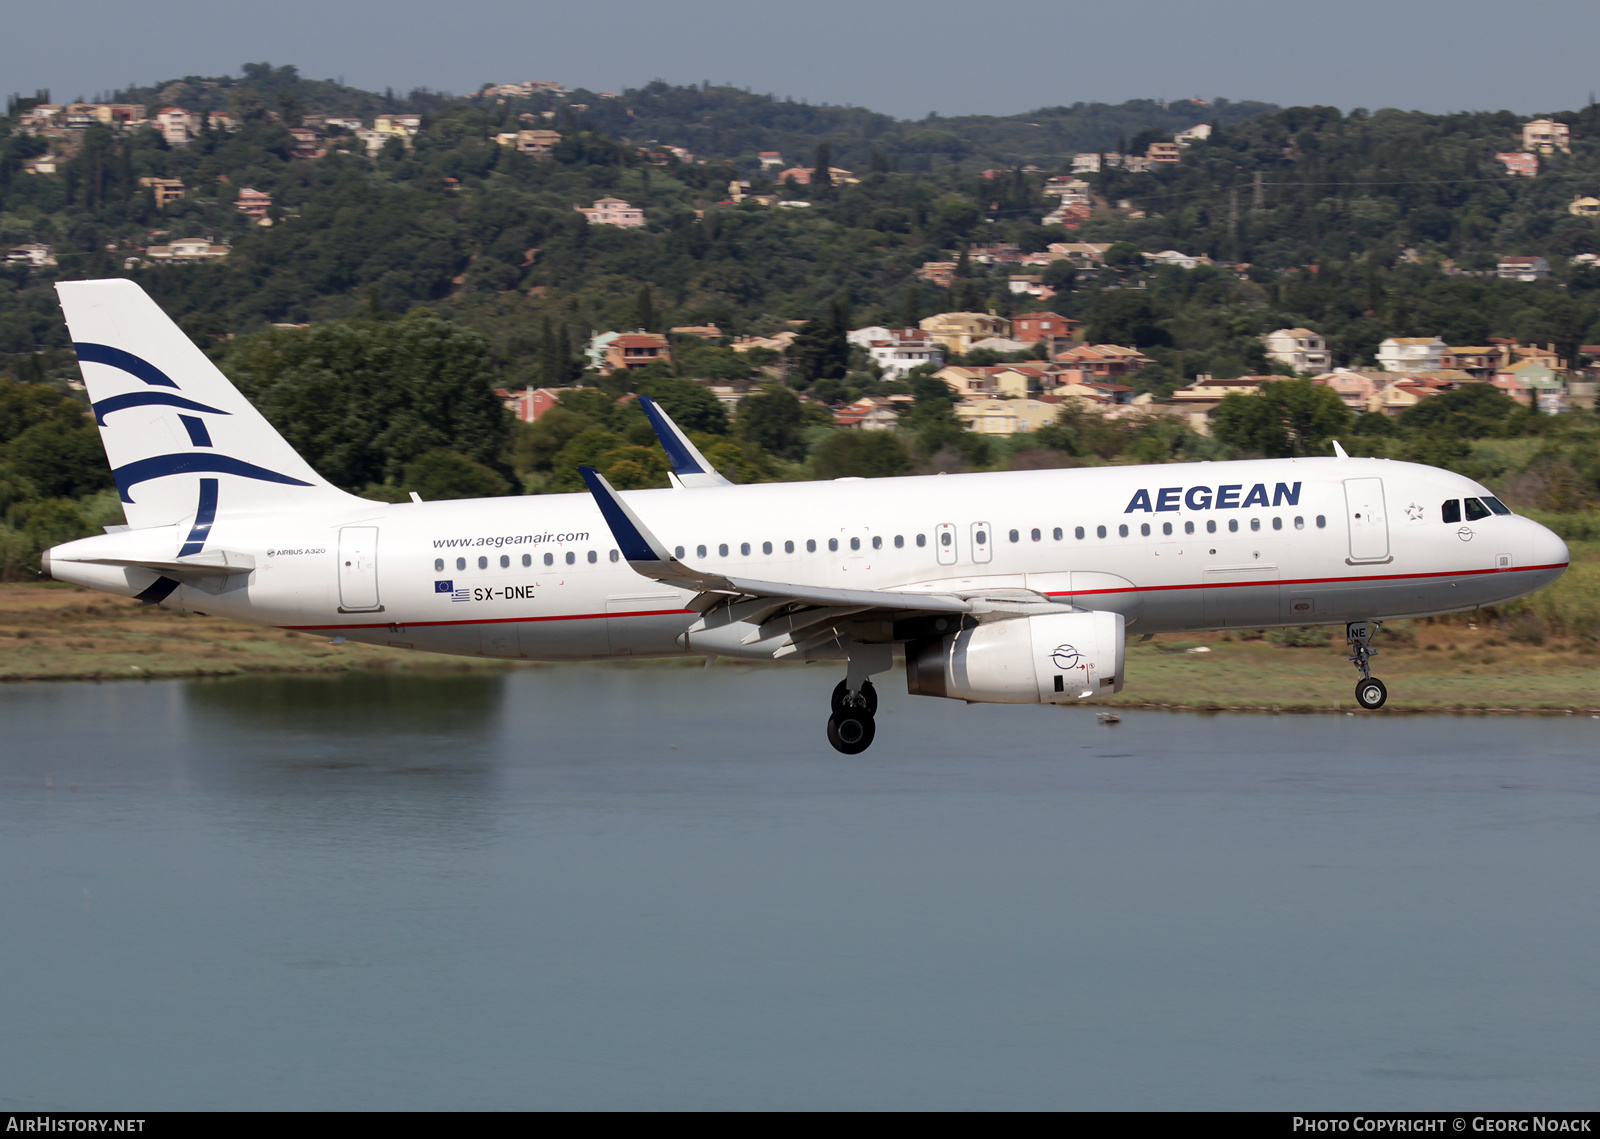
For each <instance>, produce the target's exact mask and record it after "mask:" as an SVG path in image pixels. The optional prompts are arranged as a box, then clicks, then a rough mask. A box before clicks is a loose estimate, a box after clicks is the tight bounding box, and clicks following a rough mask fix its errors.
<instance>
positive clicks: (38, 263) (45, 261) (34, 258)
mask: <svg viewBox="0 0 1600 1139" xmlns="http://www.w3.org/2000/svg"><path fill="white" fill-rule="evenodd" d="M6 262H7V263H8V264H11V265H32V266H34V267H35V268H44V267H45V266H47V265H54V264H55V263H56V259H55V257H54V256H52V255H51V253H50V247H49V246H48V245H44V244H42V243H40V242H37V241H30V242H29V243H28V244H26V245H13V246H12V247H11V248H10V249H8V250H7V251H6Z"/></svg>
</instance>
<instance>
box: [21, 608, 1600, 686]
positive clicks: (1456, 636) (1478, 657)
mask: <svg viewBox="0 0 1600 1139" xmlns="http://www.w3.org/2000/svg"><path fill="white" fill-rule="evenodd" d="M1331 632H1332V634H1333V635H1332V636H1330V638H1329V643H1327V644H1325V645H1321V646H1315V647H1291V646H1288V645H1280V644H1274V643H1272V642H1271V641H1270V640H1267V639H1265V638H1263V637H1262V636H1261V635H1260V633H1259V631H1254V630H1235V631H1231V632H1217V633H1191V634H1187V635H1185V634H1162V635H1160V636H1158V637H1157V638H1156V639H1154V640H1153V641H1150V642H1130V643H1129V645H1128V647H1127V666H1126V671H1125V677H1126V680H1125V687H1124V690H1123V692H1122V693H1120V694H1119V695H1116V696H1111V697H1107V698H1105V699H1100V700H1094V701H1091V702H1089V704H1088V705H1087V706H1091V707H1094V708H1098V709H1101V710H1105V711H1115V710H1122V709H1127V710H1135V709H1137V710H1146V711H1173V712H1201V713H1204V712H1214V713H1220V712H1248V713H1254V714H1261V715H1325V714H1337V713H1340V712H1356V711H1359V710H1360V709H1358V708H1357V707H1356V705H1355V701H1354V698H1353V695H1352V690H1353V688H1354V685H1355V675H1354V671H1355V670H1354V669H1353V668H1352V667H1351V666H1350V664H1349V662H1348V661H1347V660H1346V659H1345V654H1344V646H1343V643H1342V636H1340V634H1339V633H1338V631H1337V630H1332V631H1331ZM1509 636H1510V634H1509V633H1508V631H1507V630H1504V629H1501V628H1499V627H1497V626H1495V625H1493V624H1492V623H1485V624H1483V625H1482V626H1480V625H1479V624H1477V623H1475V622H1473V621H1471V620H1462V621H1446V622H1437V623H1431V622H1426V621H1416V622H1394V623H1393V624H1392V625H1391V626H1390V627H1388V628H1386V630H1385V637H1384V639H1383V640H1382V641H1380V649H1379V653H1380V655H1379V659H1378V660H1377V661H1375V662H1374V665H1375V667H1374V670H1373V671H1374V673H1375V675H1378V676H1380V677H1382V678H1383V679H1384V680H1385V681H1386V682H1387V683H1388V684H1389V686H1390V691H1391V697H1390V703H1389V704H1388V705H1387V706H1386V707H1384V708H1382V709H1380V710H1379V714H1385V715H1430V714H1431V715H1462V716H1510V715H1547V716H1563V715H1566V716H1577V715H1588V716H1600V645H1597V644H1595V643H1592V642H1588V641H1582V640H1575V639H1567V640H1562V641H1555V640H1552V642H1551V643H1544V642H1542V641H1541V642H1538V643H1527V642H1519V641H1515V640H1510V639H1508V638H1509ZM774 663H776V662H774ZM572 664H578V665H583V666H584V667H604V668H626V669H638V668H684V667H702V666H703V660H702V658H700V657H692V658H671V657H663V658H650V659H638V660H614V661H589V662H585V661H571V662H568V661H512V660H501V659H497V658H475V657H451V656H443V655H439V654H434V653H418V652H411V651H407V650H403V649H393V648H386V647H379V646H372V645H361V644H357V643H355V642H345V643H344V644H342V645H333V644H331V643H329V642H328V641H326V640H324V639H322V638H321V637H317V636H312V635H310V634H305V633H295V632H285V631H283V630H279V629H270V628H259V627H256V626H250V625H240V624H237V623H234V622H232V621H227V620H224V619H222V618H216V617H200V616H198V615H195V614H189V613H181V612H177V611H173V610H168V609H162V608H160V607H159V606H140V605H139V604H138V603H136V602H133V601H130V600H126V599H122V598H115V597H107V596H106V595H105V594H99V593H94V592H92V591H89V590H86V589H82V588H79V587H75V586H67V585H62V584H60V583H20V584H17V583H12V584H0V684H33V683H41V682H50V681H72V682H94V683H101V682H111V681H128V680H200V679H225V678H229V677H240V676H277V677H283V676H322V677H333V676H338V675H341V674H348V673H369V674H392V675H408V674H418V675H426V674H434V675H460V674H463V673H474V672H476V673H503V672H509V671H512V670H516V669H526V668H562V667H567V666H569V665H572ZM718 664H719V666H720V667H722V668H735V667H736V668H741V669H743V668H758V667H769V665H768V663H767V662H757V661H743V660H733V659H730V658H721V659H719V661H718ZM784 667H794V666H793V665H785V666H784ZM813 667H828V666H825V665H818V666H813ZM896 671H897V672H899V671H901V670H900V668H899V667H898V666H897V669H896ZM884 679H885V681H886V684H885V685H880V687H888V688H898V687H900V686H901V684H903V681H900V680H898V679H895V680H890V679H889V678H884ZM1367 714H1369V715H1370V714H1371V713H1367Z"/></svg>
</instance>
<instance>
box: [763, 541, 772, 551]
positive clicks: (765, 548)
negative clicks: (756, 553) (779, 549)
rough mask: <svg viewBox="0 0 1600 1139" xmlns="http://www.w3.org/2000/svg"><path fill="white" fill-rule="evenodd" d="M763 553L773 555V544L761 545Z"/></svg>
mask: <svg viewBox="0 0 1600 1139" xmlns="http://www.w3.org/2000/svg"><path fill="white" fill-rule="evenodd" d="M761 552H762V553H763V554H770V553H772V543H771V542H762V543H761Z"/></svg>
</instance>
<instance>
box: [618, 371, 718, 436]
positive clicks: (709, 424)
mask: <svg viewBox="0 0 1600 1139" xmlns="http://www.w3.org/2000/svg"><path fill="white" fill-rule="evenodd" d="M639 394H640V395H647V396H649V397H650V398H651V399H653V400H655V401H656V402H658V403H659V404H661V406H662V407H663V408H664V409H665V410H666V413H667V414H668V415H670V416H671V417H672V419H673V422H675V423H676V424H677V425H678V426H679V427H681V428H683V430H685V431H703V432H706V433H707V434H709V435H726V434H727V433H728V412H727V410H726V409H725V408H724V407H723V406H722V401H721V400H719V399H717V397H716V396H714V395H712V394H711V392H710V391H709V390H708V389H707V388H705V387H704V386H702V385H700V384H697V383H694V382H693V381H691V380H680V379H677V378H676V377H673V376H662V377H660V378H658V379H652V380H646V381H645V382H644V383H641V384H640V385H639Z"/></svg>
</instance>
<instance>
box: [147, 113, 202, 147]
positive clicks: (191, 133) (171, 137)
mask: <svg viewBox="0 0 1600 1139" xmlns="http://www.w3.org/2000/svg"><path fill="white" fill-rule="evenodd" d="M156 129H157V130H158V131H160V132H161V137H162V138H163V139H165V140H166V143H167V145H168V146H188V145H189V142H190V140H192V139H193V138H194V137H195V135H197V134H199V133H200V116H198V115H192V114H190V113H189V112H188V111H186V110H184V109H183V108H182V107H162V108H161V111H160V113H158V114H157V115H156Z"/></svg>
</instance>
